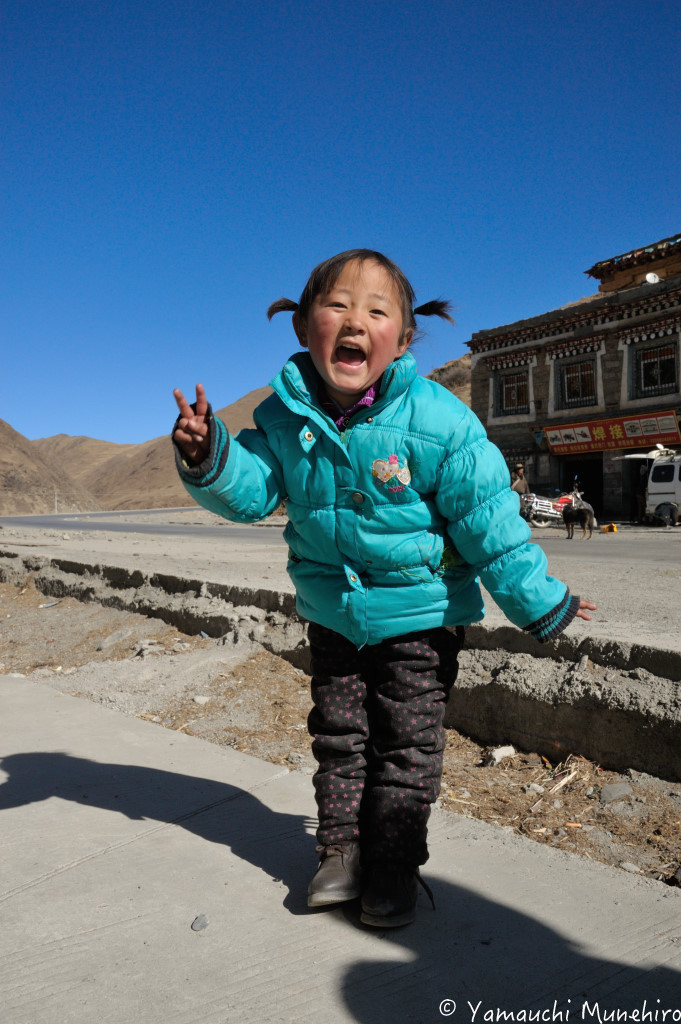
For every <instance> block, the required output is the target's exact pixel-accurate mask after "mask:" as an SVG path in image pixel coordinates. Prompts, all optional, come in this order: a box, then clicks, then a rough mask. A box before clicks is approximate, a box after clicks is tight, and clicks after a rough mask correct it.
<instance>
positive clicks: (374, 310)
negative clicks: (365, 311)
mask: <svg viewBox="0 0 681 1024" xmlns="http://www.w3.org/2000/svg"><path fill="white" fill-rule="evenodd" d="M371 312H372V313H376V314H378V315H379V316H387V314H386V311H385V310H384V309H372V310H371Z"/></svg>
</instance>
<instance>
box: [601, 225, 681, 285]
mask: <svg viewBox="0 0 681 1024" xmlns="http://www.w3.org/2000/svg"><path fill="white" fill-rule="evenodd" d="M675 252H681V234H678V235H670V236H669V238H662V239H660V241H659V242H653V243H652V244H651V245H644V246H642V247H641V248H639V249H630V250H629V252H624V253H622V254H621V255H620V256H611V257H610V259H607V260H599V261H598V263H594V265H593V267H591V268H590V269H589V270H585V271H584V273H585V274H586V275H587V276H588V277H595V278H596V279H597V280H598V281H602V280H603V278H604V277H605V276H606V274H608V273H609V272H613V271H616V270H625V269H626V268H627V267H639V266H641V265H642V264H645V263H653V262H654V261H655V260H661V259H663V258H664V257H665V256H671V255H672V254H673V253H675Z"/></svg>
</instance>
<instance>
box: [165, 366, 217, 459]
mask: <svg viewBox="0 0 681 1024" xmlns="http://www.w3.org/2000/svg"><path fill="white" fill-rule="evenodd" d="M173 395H174V396H175V401H176V402H177V408H178V409H179V410H180V418H179V420H178V421H177V426H176V428H175V432H174V434H173V440H174V441H175V443H176V444H177V445H178V447H179V448H180V449H181V450H182V451H183V452H184V454H185V455H186V456H188V458H190V459H191V460H192V462H203V460H204V459H205V457H206V455H207V454H208V452H209V451H210V432H209V427H208V400H207V399H206V392H205V391H204V388H203V384H197V385H196V411H194V410H193V409H192V407H191V405H190V404H189V402H188V401H187V399H186V398H185V397H184V395H183V394H182V392H181V391H180V389H179V388H175V390H174V391H173Z"/></svg>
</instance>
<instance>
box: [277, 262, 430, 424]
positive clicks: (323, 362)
mask: <svg viewBox="0 0 681 1024" xmlns="http://www.w3.org/2000/svg"><path fill="white" fill-rule="evenodd" d="M293 326H294V328H295V331H296V334H297V335H298V340H299V341H300V344H301V345H303V346H304V347H305V348H308V349H309V351H310V357H311V359H312V362H313V363H314V365H315V369H316V370H317V372H318V373H319V375H320V377H321V378H322V380H323V381H324V383H325V385H326V390H327V391H328V393H329V395H330V396H331V397H332V398H334V399H335V400H336V401H337V402H338V404H339V405H340V407H341V408H342V409H349V408H350V406H351V405H354V403H355V402H356V401H358V399H359V398H360V396H361V395H362V394H363V393H364V392H365V391H366V390H367V389H368V388H370V387H371V385H372V384H374V383H375V382H376V381H377V380H378V378H379V377H380V376H381V374H382V373H383V371H384V370H385V369H386V368H387V367H388V366H389V365H390V363H392V362H393V361H394V360H395V359H399V358H400V356H401V355H403V354H404V352H405V351H406V350H407V348H408V347H409V345H410V343H411V340H412V337H413V333H414V332H413V330H411V329H408V330H406V331H403V330H402V303H401V300H400V296H399V294H398V290H397V287H396V285H395V284H394V283H393V280H392V278H391V277H390V275H389V274H388V272H387V271H386V270H384V269H383V267H381V266H380V265H379V264H378V263H374V262H373V261H372V260H365V261H364V262H363V263H360V262H359V261H357V260H354V261H352V262H350V263H346V264H345V266H344V267H343V269H342V271H341V272H340V274H339V276H338V280H337V281H336V283H335V284H334V286H333V288H331V290H330V291H329V292H327V293H325V294H324V295H318V296H317V297H316V298H315V300H314V302H313V303H312V306H311V307H310V312H309V314H308V317H307V320H306V321H302V320H301V319H300V317H299V316H298V314H297V313H295V314H294V316H293Z"/></svg>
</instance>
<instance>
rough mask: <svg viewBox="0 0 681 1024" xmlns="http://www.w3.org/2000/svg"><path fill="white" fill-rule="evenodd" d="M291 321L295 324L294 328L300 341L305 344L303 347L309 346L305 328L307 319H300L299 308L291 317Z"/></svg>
mask: <svg viewBox="0 0 681 1024" xmlns="http://www.w3.org/2000/svg"><path fill="white" fill-rule="evenodd" d="M291 322H292V324H293V330H294V331H295V332H296V337H297V339H298V341H299V342H300V344H301V345H302V346H303V348H307V331H306V329H305V321H304V320H301V319H300V316H299V315H298V311H297V310H296V312H295V313H294V314H293V316H292V317H291Z"/></svg>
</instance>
